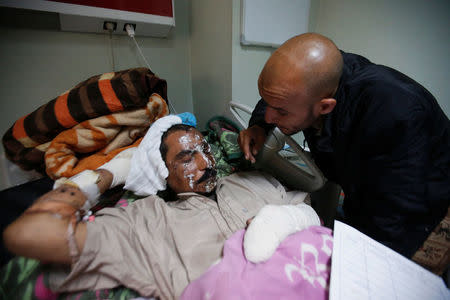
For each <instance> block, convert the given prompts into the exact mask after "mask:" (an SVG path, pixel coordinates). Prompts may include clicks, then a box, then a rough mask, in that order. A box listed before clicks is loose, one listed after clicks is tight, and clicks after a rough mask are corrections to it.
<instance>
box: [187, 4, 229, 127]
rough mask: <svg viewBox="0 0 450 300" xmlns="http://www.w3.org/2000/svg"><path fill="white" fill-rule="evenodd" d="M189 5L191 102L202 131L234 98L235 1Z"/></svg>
mask: <svg viewBox="0 0 450 300" xmlns="http://www.w3.org/2000/svg"><path fill="white" fill-rule="evenodd" d="M190 5H191V16H190V20H191V22H190V33H191V35H190V37H191V77H192V99H193V100H192V101H193V106H194V112H195V115H196V116H197V120H198V124H199V128H200V129H201V130H202V129H204V128H205V124H206V122H207V121H208V119H209V118H211V117H213V116H215V115H219V114H222V112H223V111H224V110H225V107H226V101H227V100H229V99H231V90H232V83H231V80H232V74H231V64H232V60H231V48H232V44H231V17H232V15H231V14H232V2H231V1H223V0H192V1H190Z"/></svg>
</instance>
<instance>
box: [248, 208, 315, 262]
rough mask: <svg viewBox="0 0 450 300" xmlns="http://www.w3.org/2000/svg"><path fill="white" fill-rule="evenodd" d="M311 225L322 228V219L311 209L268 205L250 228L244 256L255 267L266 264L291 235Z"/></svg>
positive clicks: (252, 222)
mask: <svg viewBox="0 0 450 300" xmlns="http://www.w3.org/2000/svg"><path fill="white" fill-rule="evenodd" d="M312 225H320V219H319V216H318V215H317V214H316V212H315V211H314V209H313V208H312V207H310V206H309V205H306V204H304V203H301V204H298V205H266V206H264V207H263V208H262V209H261V210H260V211H259V213H258V214H257V215H256V217H255V218H254V219H253V220H252V221H251V223H250V225H249V226H248V228H247V231H246V233H245V236H244V253H245V256H246V258H247V260H249V261H251V262H253V263H260V262H264V261H266V260H268V259H269V258H270V257H271V256H272V255H273V253H274V252H275V250H276V249H277V248H278V246H279V245H280V243H281V242H282V241H283V240H284V239H285V238H286V237H287V236H288V235H290V234H292V233H295V232H297V231H300V230H303V229H305V228H307V227H309V226H312Z"/></svg>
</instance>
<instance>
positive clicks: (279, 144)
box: [0, 102, 325, 299]
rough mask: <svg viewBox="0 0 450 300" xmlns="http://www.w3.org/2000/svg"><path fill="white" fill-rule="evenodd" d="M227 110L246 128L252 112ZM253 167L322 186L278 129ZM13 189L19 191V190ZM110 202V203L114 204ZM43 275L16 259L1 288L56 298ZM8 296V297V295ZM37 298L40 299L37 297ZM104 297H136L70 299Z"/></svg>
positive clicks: (295, 183) (126, 199) (125, 293)
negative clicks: (11, 288) (244, 116)
mask: <svg viewBox="0 0 450 300" xmlns="http://www.w3.org/2000/svg"><path fill="white" fill-rule="evenodd" d="M229 107H230V111H231V113H232V116H233V118H234V119H235V121H236V122H237V123H238V124H239V125H238V126H239V127H240V129H242V128H245V127H246V122H245V121H243V118H242V117H241V115H242V114H250V113H251V108H250V107H248V106H245V105H243V104H239V103H236V102H231V103H230V104H229ZM255 167H256V168H259V169H262V170H264V171H267V172H269V173H272V174H273V175H275V177H277V178H278V179H279V180H280V181H282V182H284V183H285V184H286V185H287V186H289V188H291V189H300V190H304V191H307V192H314V191H318V190H320V188H321V187H322V186H323V185H324V183H325V178H324V177H323V174H322V173H321V172H320V170H319V169H318V168H317V166H316V165H315V164H314V162H313V161H312V159H311V157H310V156H309V154H308V153H307V151H305V150H304V149H303V148H302V147H301V146H300V145H299V143H297V142H296V141H295V140H294V139H292V138H291V137H289V136H285V135H284V134H282V133H281V132H280V131H279V130H278V129H275V130H273V131H272V132H271V133H270V135H269V137H268V139H267V141H266V142H265V144H264V146H263V149H262V150H261V151H260V153H259V155H258V157H257V163H256V165H255ZM39 180H41V181H40V182H39V184H38V186H36V187H33V191H35V190H37V189H38V188H43V189H44V190H42V191H41V192H45V189H47V190H48V189H50V188H51V185H52V182H51V181H50V180H48V178H44V180H45V181H42V180H43V179H39ZM41 183H42V184H41ZM27 184H30V183H27ZM16 188H18V189H20V188H21V187H20V186H18V187H16ZM35 196H36V195H35ZM23 198H27V199H29V200H32V199H34V198H35V197H31V196H30V194H28V196H27V195H23ZM111 198H113V199H115V202H116V203H115V206H124V205H127V204H129V203H131V202H133V201H135V200H137V199H138V197H136V196H134V195H132V194H130V193H128V194H127V193H125V194H123V195H122V194H121V197H120V200H119V201H117V199H118V198H117V193H113V194H112V197H111ZM2 200H6V199H2ZM106 201H111V199H106ZM111 202H112V203H113V202H114V200H113V201H111ZM46 272H47V271H46V267H45V265H44V266H43V267H42V265H40V264H39V263H38V262H36V261H34V260H31V259H26V258H18V259H17V260H16V261H15V263H14V264H9V265H7V266H6V270H5V272H2V274H1V278H0V279H1V282H2V283H3V287H5V286H6V287H7V286H11V287H12V286H14V290H13V291H12V292H13V294H17V295H20V296H18V297H19V298H23V299H39V297H41V296H43V295H44V296H45V294H47V296H48V297H50V298H51V297H53V298H56V296H55V295H52V294H51V292H50V290H48V286H47V285H46V284H45V283H46V278H47V277H46V274H47V273H46ZM27 276H28V277H30V279H29V280H25V279H26V278H27ZM17 280H23V282H20V283H18V282H17ZM2 292H4V291H0V294H1V293H2ZM9 292H11V291H9ZM8 295H11V293H9V294H8ZM38 295H40V296H39V297H38ZM107 295H109V296H108V297H110V296H111V295H116V296H117V297H118V298H125V299H127V298H129V297H132V296H137V295H135V294H133V291H131V290H128V289H126V288H116V289H113V290H106V291H100V292H96V293H94V292H87V293H79V295H71V296H70V297H80V299H91V298H92V297H94V296H95V297H106V296H107ZM0 298H1V295H0Z"/></svg>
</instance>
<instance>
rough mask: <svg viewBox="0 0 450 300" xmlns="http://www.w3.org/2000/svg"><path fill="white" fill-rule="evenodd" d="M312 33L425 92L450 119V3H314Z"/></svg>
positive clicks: (340, 0)
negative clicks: (410, 80)
mask: <svg viewBox="0 0 450 300" xmlns="http://www.w3.org/2000/svg"><path fill="white" fill-rule="evenodd" d="M311 2H312V9H311V19H312V22H311V28H310V29H311V31H315V32H318V33H321V34H324V35H326V36H328V37H330V38H331V39H332V40H333V41H334V42H335V43H336V44H337V45H338V47H339V48H341V49H342V50H344V51H348V52H353V53H357V54H361V55H363V56H366V57H367V58H368V59H370V60H371V61H373V62H375V63H378V64H383V65H387V66H390V67H393V68H395V69H397V70H399V71H401V72H403V73H405V74H406V75H408V76H409V77H411V78H413V79H414V80H416V81H418V82H419V83H420V84H422V85H423V86H425V87H426V88H427V89H428V90H429V91H430V92H431V93H432V94H433V95H434V96H435V97H436V99H437V100H438V102H439V103H440V105H441V107H442V109H443V110H444V112H445V113H446V114H447V116H450V85H449V78H450V59H449V57H450V56H449V54H450V14H449V13H450V1H448V0H432V1H424V0H377V1H373V0H316V1H314V0H312V1H311Z"/></svg>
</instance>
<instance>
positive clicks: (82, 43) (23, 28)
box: [0, 0, 193, 189]
mask: <svg viewBox="0 0 450 300" xmlns="http://www.w3.org/2000/svg"><path fill="white" fill-rule="evenodd" d="M24 13H25V12H24V11H21V12H17V11H15V10H11V9H5V8H0V17H1V19H2V20H3V21H0V27H1V29H2V35H0V57H1V59H0V69H1V70H2V72H1V74H0V135H1V136H3V134H4V132H5V131H6V130H7V129H8V128H9V127H10V126H11V125H12V124H13V123H14V121H15V120H17V119H18V118H20V117H21V116H23V115H25V114H27V113H30V112H32V111H33V110H34V109H36V108H37V107H39V106H40V105H42V104H44V103H46V102H48V101H49V100H51V99H53V98H54V97H56V96H57V95H59V94H61V93H62V92H64V91H66V90H68V89H69V88H71V87H72V86H74V85H75V84H77V83H78V82H80V81H82V80H84V79H87V78H88V77H90V76H93V75H96V74H101V73H104V72H111V71H112V59H111V49H110V40H109V35H108V34H91V33H73V32H62V31H59V30H58V29H57V25H58V19H57V18H58V17H57V15H55V14H50V13H48V14H45V13H31V14H30V11H27V13H26V14H28V17H29V18H25V17H24V16H23V14H24ZM11 14H12V15H11ZM175 16H176V27H175V28H173V29H172V30H171V32H170V34H169V36H168V37H167V38H150V37H141V36H136V40H137V41H138V43H139V45H140V46H141V48H142V51H143V53H144V55H145V56H146V58H147V60H148V62H149V64H150V66H151V69H152V70H153V71H154V72H155V73H157V74H158V75H159V76H160V77H161V78H164V79H166V80H167V82H168V97H169V99H170V100H171V101H172V103H174V106H175V108H176V110H177V111H179V112H181V111H192V110H193V106H192V85H191V71H190V55H189V54H190V49H189V48H190V37H189V0H177V1H176V5H175ZM8 20H10V21H11V22H10V23H8ZM19 20H21V21H19ZM38 28H39V29H38ZM112 42H113V49H114V60H115V69H116V70H121V69H126V68H131V67H138V66H145V62H144V61H143V59H142V58H141V57H140V56H139V53H138V51H137V48H136V47H135V45H134V42H133V41H132V40H131V39H130V38H129V37H128V36H125V35H123V36H116V35H113V40H112ZM0 152H1V153H3V147H0ZM1 163H4V161H2V160H0V164H1ZM2 170H4V169H2ZM5 187H6V183H5V176H4V173H0V189H2V188H5Z"/></svg>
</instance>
